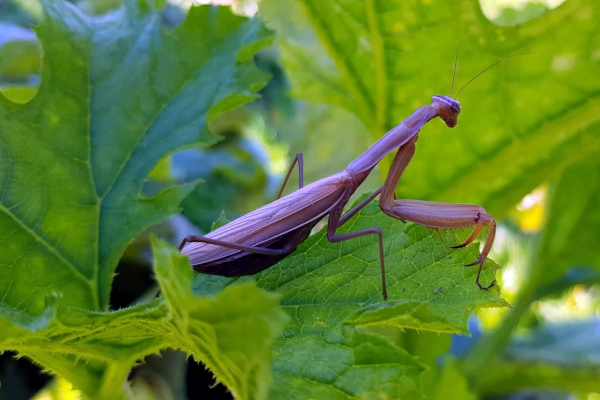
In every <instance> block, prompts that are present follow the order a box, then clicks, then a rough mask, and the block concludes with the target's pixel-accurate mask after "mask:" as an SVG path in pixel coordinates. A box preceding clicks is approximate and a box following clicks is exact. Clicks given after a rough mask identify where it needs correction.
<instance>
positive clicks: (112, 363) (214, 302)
mask: <svg viewBox="0 0 600 400" xmlns="http://www.w3.org/2000/svg"><path fill="white" fill-rule="evenodd" d="M153 249H154V264H155V271H156V278H157V280H158V283H159V285H160V288H161V292H162V294H163V296H164V298H163V299H158V300H154V301H152V302H149V303H146V304H140V305H137V306H134V307H131V308H128V309H124V310H119V311H113V312H94V311H85V310H82V309H79V308H74V307H65V306H60V307H58V310H56V308H55V307H54V305H52V304H50V305H49V307H48V308H47V311H46V313H45V314H43V315H41V316H39V317H37V318H33V317H31V316H27V315H24V314H23V313H20V312H19V311H18V310H15V309H14V308H13V309H5V308H0V323H1V324H2V327H3V329H2V331H0V348H3V349H7V348H8V349H18V350H19V351H20V353H21V354H24V355H27V356H28V357H30V358H32V359H33V360H35V361H37V362H38V363H40V364H41V365H43V366H45V367H46V368H48V369H50V370H51V371H53V372H55V373H57V374H58V375H60V376H62V377H64V378H66V379H67V380H69V381H71V382H72V383H73V384H74V385H75V387H76V388H78V389H80V390H82V391H83V392H84V393H85V394H87V395H88V396H90V397H91V398H95V399H114V398H122V397H125V393H124V391H123V389H124V387H123V383H124V382H125V380H126V378H127V375H128V374H129V371H130V368H131V366H132V365H133V364H134V363H135V362H136V361H137V360H140V359H142V358H143V357H144V356H146V355H147V354H150V353H154V352H158V351H159V350H160V349H164V348H166V347H171V348H175V349H182V350H184V351H185V352H187V353H188V354H190V355H193V356H194V358H195V359H196V360H202V361H203V362H204V363H205V364H206V365H207V366H208V367H209V368H210V369H211V370H212V371H213V372H214V373H215V374H216V376H217V377H218V378H217V379H218V380H219V381H222V382H223V383H225V384H226V385H227V387H228V388H229V390H230V391H231V393H232V394H233V395H234V396H235V397H236V398H240V399H255V398H257V399H260V398H265V396H266V393H267V390H268V387H269V360H270V352H271V346H272V344H273V342H274V340H275V339H276V338H277V337H278V336H279V334H280V331H281V329H282V328H283V326H284V324H285V323H286V321H287V319H288V317H287V316H286V315H285V313H284V312H283V311H281V309H280V308H279V306H278V298H277V296H275V295H272V294H269V293H265V292H264V291H261V290H259V289H257V288H256V287H255V286H254V285H252V284H244V285H235V286H231V287H229V288H227V289H226V290H224V291H223V292H221V293H219V294H218V295H217V296H215V297H198V296H195V295H194V294H192V292H191V290H190V288H191V283H192V270H191V269H190V268H189V263H188V261H187V257H183V256H181V255H179V254H178V252H177V251H176V250H175V249H173V248H171V247H170V246H168V245H167V244H166V243H164V242H160V241H156V240H154V241H153Z"/></svg>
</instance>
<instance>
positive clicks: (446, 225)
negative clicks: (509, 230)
mask: <svg viewBox="0 0 600 400" xmlns="http://www.w3.org/2000/svg"><path fill="white" fill-rule="evenodd" d="M379 207H380V208H381V210H382V211H383V212H384V213H385V214H387V215H389V216H390V217H394V218H397V219H400V220H409V221H412V222H414V223H416V224H419V225H423V226H426V227H429V228H434V229H439V228H442V229H454V228H464V227H468V226H473V225H475V229H473V232H472V233H471V234H470V235H469V237H468V238H467V240H465V242H464V243H462V244H460V245H458V246H455V248H458V247H464V246H467V245H469V244H470V243H471V242H473V240H475V238H476V237H477V235H479V233H480V232H481V230H482V229H483V227H484V226H489V227H490V229H489V232H488V236H487V239H486V241H485V246H484V247H483V251H482V252H481V254H480V255H479V257H478V258H477V260H476V261H475V262H473V263H471V264H467V265H465V267H470V266H473V265H477V264H479V272H478V273H477V279H476V280H475V283H477V286H479V288H480V289H483V290H488V289H490V288H491V287H493V286H494V284H495V283H496V280H495V279H494V281H492V283H490V284H489V285H488V286H482V285H481V283H479V277H480V276H481V269H482V268H483V262H484V261H485V259H486V258H487V256H488V254H489V252H490V250H491V249H492V244H493V243H494V237H495V235H496V221H495V220H494V218H492V216H491V215H490V214H488V213H487V212H486V211H485V209H484V208H483V207H481V206H477V205H473V204H453V203H436V202H432V201H421V200H394V201H391V202H390V201H387V202H380V203H379Z"/></svg>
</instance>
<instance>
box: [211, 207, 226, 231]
mask: <svg viewBox="0 0 600 400" xmlns="http://www.w3.org/2000/svg"><path fill="white" fill-rule="evenodd" d="M229 222H230V221H229V220H228V219H227V216H226V215H225V211H221V215H220V216H219V219H218V220H216V221H215V222H213V224H212V228H211V231H214V230H215V229H219V228H220V227H222V226H223V225H227V224H228V223H229Z"/></svg>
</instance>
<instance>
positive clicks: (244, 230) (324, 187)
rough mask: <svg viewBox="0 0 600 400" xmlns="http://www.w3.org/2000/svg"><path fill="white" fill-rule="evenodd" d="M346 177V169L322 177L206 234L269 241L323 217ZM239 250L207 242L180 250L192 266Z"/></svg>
mask: <svg viewBox="0 0 600 400" xmlns="http://www.w3.org/2000/svg"><path fill="white" fill-rule="evenodd" d="M348 179H349V176H348V174H347V173H346V172H345V171H342V172H339V173H337V174H335V175H332V176H329V177H327V178H323V179H321V180H318V181H316V182H314V183H311V184H310V185H307V186H305V187H303V188H302V189H299V190H297V191H295V192H293V193H291V194H289V195H287V196H285V197H282V198H281V199H278V200H276V201H274V202H272V203H269V204H267V205H265V206H263V207H261V208H259V209H257V210H255V211H252V212H251V213H249V214H246V215H244V216H242V217H240V218H238V219H236V220H233V221H231V222H230V223H228V224H226V225H223V226H222V227H220V228H219V229H216V230H214V231H212V232H210V233H209V234H207V235H205V236H206V237H207V238H211V239H219V240H224V241H227V242H232V243H238V244H243V245H246V246H257V245H261V244H263V243H266V242H269V241H272V240H273V239H275V238H277V237H279V236H281V235H284V234H286V233H287V232H290V231H292V230H294V229H297V228H299V227H301V226H303V225H306V224H308V223H310V222H312V221H314V220H315V219H317V218H319V219H320V218H323V217H324V216H325V215H326V214H327V213H328V212H329V211H330V210H331V209H332V208H333V207H334V206H335V205H336V204H337V203H338V202H339V200H340V199H341V198H342V197H343V194H344V192H345V189H346V183H347V182H348ZM239 252H240V250H235V249H230V248H226V247H223V246H218V245H214V244H208V243H188V244H187V245H186V246H185V247H184V248H183V249H182V251H181V253H182V254H186V255H189V256H190V264H192V265H199V264H204V263H207V262H209V261H214V260H217V259H221V258H224V257H228V256H230V255H232V254H235V253H239Z"/></svg>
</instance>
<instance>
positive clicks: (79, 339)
mask: <svg viewBox="0 0 600 400" xmlns="http://www.w3.org/2000/svg"><path fill="white" fill-rule="evenodd" d="M43 8H44V17H43V19H42V22H41V24H40V26H39V27H38V28H37V34H38V38H39V39H40V41H41V44H42V47H43V52H44V60H43V61H44V67H43V72H42V83H41V86H40V88H39V92H38V94H37V96H36V97H35V98H34V99H33V100H31V101H30V102H29V103H27V104H15V103H13V102H11V101H10V100H8V99H6V98H5V97H3V96H1V95H0V246H1V247H2V251H1V252H0V325H1V329H0V350H6V349H11V350H16V351H17V352H18V354H19V355H21V356H27V357H30V358H32V359H33V360H35V361H36V362H37V363H38V364H40V365H41V366H43V367H44V368H47V369H48V370H50V371H52V372H54V373H57V374H58V375H60V376H62V377H64V378H66V379H67V380H69V381H70V382H72V383H73V384H74V385H75V387H76V388H78V389H81V390H82V391H83V392H84V393H85V394H86V395H88V396H90V397H93V398H106V399H109V398H110V399H113V398H121V397H124V396H125V392H124V391H123V388H124V386H123V383H124V381H125V379H126V378H127V374H128V373H129V371H130V369H131V367H132V365H133V364H134V363H135V362H136V360H139V359H142V358H143V357H144V356H145V355H147V354H149V353H152V352H156V351H158V350H159V349H162V348H165V347H168V346H172V347H176V348H182V349H184V350H185V351H186V352H188V353H189V354H191V355H193V356H194V357H195V358H196V359H197V360H202V361H204V362H205V363H206V364H207V365H208V366H209V368H211V369H212V370H213V371H214V372H215V374H216V375H217V376H218V379H219V380H221V381H223V382H224V383H225V384H226V385H227V387H228V388H229V389H230V390H231V392H232V393H233V394H234V395H235V396H236V397H238V398H264V397H265V396H266V393H267V389H268V382H269V370H268V365H269V357H270V348H271V345H272V343H273V340H274V339H275V337H276V336H277V335H278V334H279V333H280V331H281V329H282V328H283V325H284V322H285V319H286V316H285V314H283V313H282V312H281V311H280V310H279V308H278V305H277V303H278V302H277V298H276V297H274V296H273V295H269V294H267V293H263V292H261V291H259V290H258V289H256V288H255V287H253V286H252V285H245V286H241V287H236V288H231V290H227V292H225V291H224V292H223V293H222V294H220V295H219V296H216V297H207V298H199V297H196V296H194V295H193V294H192V293H191V292H190V286H191V277H192V271H191V269H190V268H189V263H188V262H187V260H186V259H185V258H183V257H179V256H178V255H177V253H176V252H175V251H174V250H169V249H167V248H166V247H165V245H164V244H160V243H155V257H156V262H155V264H156V266H155V269H156V273H157V278H158V281H159V284H160V285H161V290H162V293H163V294H164V297H165V300H155V301H153V302H150V303H147V304H143V305H138V306H135V307H132V308H129V309H125V310H119V311H115V312H105V310H106V308H107V307H108V301H109V292H110V286H111V282H112V278H113V275H114V271H115V267H116V264H117V261H118V260H119V257H120V256H121V254H122V253H123V250H124V249H125V247H126V246H127V245H128V243H129V242H130V241H131V240H132V239H133V238H134V237H135V236H136V235H137V234H139V232H141V231H142V230H143V229H144V228H146V227H148V226H150V225H152V224H155V223H158V222H160V221H162V220H164V219H166V218H167V217H168V216H169V215H171V214H173V213H176V212H178V211H179V207H178V205H179V202H180V200H181V199H182V198H183V197H184V196H186V195H187V193H189V192H190V190H191V189H192V188H193V186H194V183H191V184H188V185H185V186H174V187H172V188H170V189H168V190H165V191H164V192H162V193H159V194H158V195H157V196H155V197H150V198H148V197H143V196H142V195H141V188H142V185H143V183H144V180H145V178H146V176H147V175H148V173H149V172H150V171H151V170H152V168H153V167H154V166H155V165H156V163H157V162H158V161H159V160H160V159H161V158H163V157H165V156H166V155H168V154H170V153H172V152H174V151H176V150H178V149H181V148H185V147H191V146H197V145H208V144H210V143H213V142H215V141H216V140H217V139H218V138H217V137H215V136H214V135H213V134H211V133H210V132H209V131H208V129H207V122H209V120H210V119H211V118H212V117H214V116H215V115H217V114H219V113H221V112H223V111H226V110H228V109H231V108H234V107H236V106H239V105H240V104H243V103H245V102H248V101H250V100H252V99H254V98H255V97H256V94H255V92H256V91H257V90H258V89H260V88H261V87H262V86H264V84H265V83H266V81H267V78H268V77H267V76H266V75H264V74H262V73H260V72H259V71H258V70H257V69H256V67H255V65H254V63H253V62H252V57H253V55H254V53H255V52H256V51H258V50H259V49H260V48H262V47H264V46H265V45H267V44H268V43H269V41H270V34H269V33H268V31H267V30H265V29H264V27H263V26H262V24H261V22H260V21H259V20H257V19H245V18H241V17H237V16H234V15H233V14H232V13H231V12H230V10H229V9H228V8H219V7H195V8H192V9H191V10H190V12H189V14H188V16H187V19H186V21H185V22H183V23H182V25H181V26H179V27H178V28H177V29H175V30H174V31H166V30H165V29H164V28H163V26H162V25H161V21H160V14H159V13H158V11H157V10H156V9H154V8H153V7H151V6H149V5H147V4H146V3H145V2H143V1H139V2H136V1H129V2H127V3H126V4H125V5H124V6H123V7H121V8H120V9H118V10H117V11H114V12H111V13H109V14H106V15H104V16H102V17H101V18H93V17H87V16H84V15H83V14H82V13H81V12H80V11H78V9H77V8H75V7H74V6H72V5H71V4H69V3H66V2H63V1H54V2H50V1H48V2H44V3H43ZM232 326H235V328H232ZM240 327H242V328H243V329H241V330H240V329H239V328H240Z"/></svg>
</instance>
